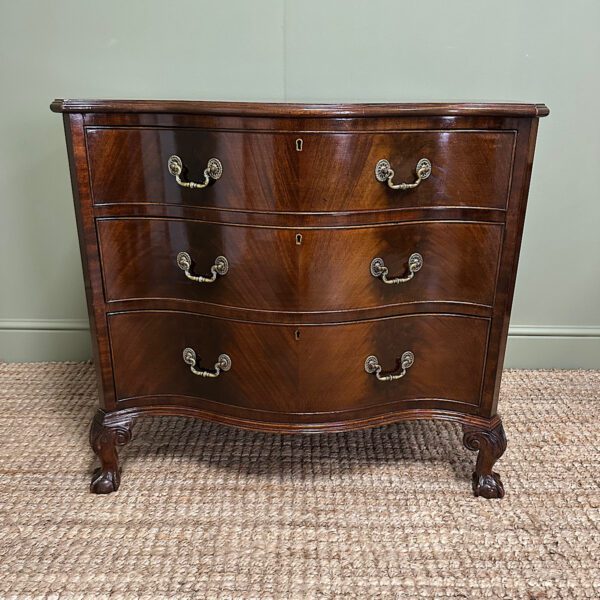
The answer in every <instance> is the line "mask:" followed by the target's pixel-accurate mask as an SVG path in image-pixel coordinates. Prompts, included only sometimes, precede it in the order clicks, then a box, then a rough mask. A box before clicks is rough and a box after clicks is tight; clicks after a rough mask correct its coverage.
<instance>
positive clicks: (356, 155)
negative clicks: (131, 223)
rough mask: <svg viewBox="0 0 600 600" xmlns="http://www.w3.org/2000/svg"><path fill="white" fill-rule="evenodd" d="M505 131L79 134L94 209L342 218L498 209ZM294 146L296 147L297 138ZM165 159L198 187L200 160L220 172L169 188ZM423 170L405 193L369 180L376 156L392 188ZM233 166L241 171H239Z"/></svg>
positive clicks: (508, 148) (508, 149)
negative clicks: (132, 206)
mask: <svg viewBox="0 0 600 600" xmlns="http://www.w3.org/2000/svg"><path fill="white" fill-rule="evenodd" d="M515 137H516V136H515V133H514V132H513V131H499V132H498V131H493V132H492V131H476V132H474V131H462V130H459V131H451V132H445V133H443V134H440V132H438V131H427V132H423V131H419V132H406V131H405V132H395V133H391V132H389V133H385V134H381V133H367V132H362V133H312V132H305V131H301V132H291V133H283V132H277V133H273V132H232V131H225V132H224V131H204V130H194V129H184V128H180V129H162V128H156V129H151V128H143V129H139V128H137V129H133V128H125V129H116V128H115V129H105V128H103V129H96V128H89V129H88V130H87V145H88V152H89V157H90V171H91V179H92V193H93V198H94V203H95V204H115V203H119V202H124V203H163V202H164V203H167V204H183V205H186V206H194V207H215V208H225V209H237V210H246V211H277V212H279V211H286V212H315V211H324V212H342V211H362V210H369V211H373V210H386V209H394V208H398V207H402V208H407V207H429V206H473V207H483V208H498V209H504V208H505V207H506V203H507V197H508V188H509V183H510V173H511V170H512V158H513V150H514V144H515ZM298 139H301V140H302V151H298V150H296V140H298ZM171 155H177V156H179V157H180V158H181V160H182V161H183V164H184V165H185V167H186V168H187V172H186V178H187V179H189V180H192V181H202V179H203V177H202V174H203V171H204V169H205V168H206V164H207V162H208V160H209V159H210V158H212V157H216V158H218V159H219V160H220V161H221V163H222V165H223V175H222V177H221V178H220V179H219V180H218V181H215V182H214V183H212V184H211V185H210V186H209V187H207V188H205V189H186V188H182V187H180V186H178V185H177V183H176V182H175V179H174V177H173V176H172V175H171V174H170V173H169V171H168V169H167V161H168V159H169V157H170V156H171ZM422 158H427V159H428V160H429V161H430V162H431V164H432V171H431V175H430V177H428V178H427V179H426V180H424V181H423V182H422V183H421V184H420V185H419V187H418V188H416V189H414V190H405V191H401V190H392V189H390V188H389V187H388V186H387V185H386V184H385V183H382V182H380V181H378V180H377V179H376V178H375V176H374V171H375V166H376V164H377V162H378V161H379V160H380V159H386V160H388V161H389V162H390V163H391V165H392V167H393V168H394V172H395V177H394V181H395V182H406V183H412V182H414V181H415V178H416V177H415V171H416V165H417V163H418V161H419V160H420V159H422ZM241 165H250V168H242V167H241Z"/></svg>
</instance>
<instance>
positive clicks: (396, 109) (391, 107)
mask: <svg viewBox="0 0 600 600" xmlns="http://www.w3.org/2000/svg"><path fill="white" fill-rule="evenodd" d="M50 109H51V110H52V111H53V112H59V113H61V112H62V113H174V114H198V115H222V116H252V117H324V118H326V117H329V118H340V117H403V116H406V117H411V116H438V117H444V116H450V117H454V116H501V117H545V116H546V115H548V114H549V113H550V111H549V109H548V107H547V106H546V105H545V104H523V103H512V102H465V103H455V102H420V103H401V104H391V103H390V104H388V103H385V104H384V103H380V104H297V103H271V102H208V101H195V100H99V99H96V100H76V99H56V100H54V102H52V103H51V104H50Z"/></svg>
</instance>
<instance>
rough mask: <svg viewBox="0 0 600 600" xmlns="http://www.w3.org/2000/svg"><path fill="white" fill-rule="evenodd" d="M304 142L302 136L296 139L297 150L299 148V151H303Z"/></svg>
mask: <svg viewBox="0 0 600 600" xmlns="http://www.w3.org/2000/svg"><path fill="white" fill-rule="evenodd" d="M302 143H303V142H302V138H298V139H297V140H296V150H297V151H298V152H302Z"/></svg>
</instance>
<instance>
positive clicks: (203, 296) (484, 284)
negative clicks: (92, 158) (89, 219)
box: [97, 218, 503, 312]
mask: <svg viewBox="0 0 600 600" xmlns="http://www.w3.org/2000/svg"><path fill="white" fill-rule="evenodd" d="M97 228H98V238H99V243H100V254H101V257H102V265H103V278H104V288H105V293H106V299H107V300H108V301H115V300H135V299H140V298H153V299H160V298H172V299H180V300H193V301H197V302H205V303H211V304H219V305H224V306H232V307H237V308H249V309H255V310H263V311H284V312H285V311H291V312H320V311H340V310H352V309H365V308H372V307H377V306H390V305H398V304H406V303H412V302H436V301H441V300H444V301H446V302H456V303H464V304H479V305H484V306H491V305H492V302H493V300H494V290H495V284H496V273H497V269H498V256H499V252H500V246H501V243H502V233H503V226H502V225H501V224H499V223H494V224H492V223H461V222H456V221H455V222H442V221H433V222H428V223H421V222H417V223H400V224H396V225H386V226H378V227H360V228H359V227H356V228H351V229H346V228H344V229H334V228H328V229H283V228H277V229H276V228H271V227H256V226H252V227H245V226H235V225H221V224H213V223H205V222H201V221H190V220H181V219H148V218H143V219H99V220H98V221H97ZM298 236H300V237H298ZM181 251H185V252H187V253H188V254H189V255H190V256H191V257H192V259H193V268H192V272H193V273H196V274H197V275H207V274H210V267H211V265H212V264H213V262H214V260H215V258H216V257H217V256H225V257H226V258H227V259H228V262H229V271H228V273H227V274H226V275H225V276H223V277H219V278H218V280H217V281H216V282H215V283H213V284H202V283H196V282H193V281H190V280H189V279H187V278H186V276H185V275H184V273H183V272H182V271H181V270H180V269H179V268H178V267H177V255H178V253H179V252H181ZM413 253H420V254H421V256H422V257H423V266H422V267H421V269H420V270H419V271H418V272H417V273H415V276H414V277H413V279H412V280H411V281H410V282H407V283H405V284H403V285H386V284H385V283H383V282H382V281H381V280H380V279H379V278H375V277H374V276H373V275H372V274H371V272H370V265H371V261H372V260H373V259H374V258H376V257H381V258H383V260H384V262H385V265H386V266H387V267H388V268H389V269H390V273H391V276H406V275H407V273H408V272H409V269H408V260H409V258H410V256H411V255H412V254H413ZM466 308H467V309H468V307H466Z"/></svg>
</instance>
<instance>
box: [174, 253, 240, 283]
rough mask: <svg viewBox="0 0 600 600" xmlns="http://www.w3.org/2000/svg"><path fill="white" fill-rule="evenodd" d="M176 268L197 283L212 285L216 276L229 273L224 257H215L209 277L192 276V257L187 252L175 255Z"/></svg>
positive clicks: (227, 263) (227, 262)
mask: <svg viewBox="0 0 600 600" xmlns="http://www.w3.org/2000/svg"><path fill="white" fill-rule="evenodd" d="M177 266H178V267H179V268H180V269H181V270H182V271H183V272H184V273H185V276H186V277H187V278H188V279H189V280H191V281H196V282H198V283H213V282H214V281H216V280H217V275H227V272H228V271H229V261H228V260H227V259H226V258H225V257H224V256H217V258H215V264H214V265H213V266H212V267H211V268H210V276H209V277H202V276H201V275H192V274H191V273H190V269H191V268H192V257H191V256H190V255H189V254H188V253H187V252H180V253H179V254H178V255H177Z"/></svg>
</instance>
